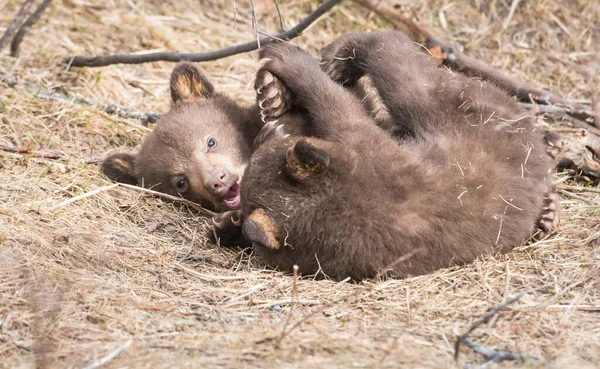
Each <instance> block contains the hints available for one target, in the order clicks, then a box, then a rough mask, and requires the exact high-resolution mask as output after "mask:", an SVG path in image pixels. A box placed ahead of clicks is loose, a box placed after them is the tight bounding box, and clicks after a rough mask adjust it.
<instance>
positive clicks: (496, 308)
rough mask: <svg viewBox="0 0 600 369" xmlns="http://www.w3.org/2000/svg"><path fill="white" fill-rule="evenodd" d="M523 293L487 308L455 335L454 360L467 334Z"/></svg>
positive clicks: (456, 358)
mask: <svg viewBox="0 0 600 369" xmlns="http://www.w3.org/2000/svg"><path fill="white" fill-rule="evenodd" d="M523 295H524V293H520V294H518V295H516V296H515V297H512V298H510V299H508V300H506V301H505V302H503V303H502V304H500V305H497V306H494V307H492V308H490V309H488V312H487V313H485V315H484V316H482V317H481V318H479V319H478V320H477V321H475V323H473V324H471V327H469V329H468V330H467V331H466V332H465V333H463V334H461V335H460V336H457V337H456V343H455V344H454V360H458V354H459V352H460V351H459V349H460V344H461V343H464V341H465V339H466V338H467V337H468V336H469V334H470V333H471V332H473V331H474V330H475V329H477V328H478V327H479V326H480V325H482V324H485V323H487V322H489V321H490V319H491V318H492V317H493V316H494V315H496V314H498V312H499V311H501V310H504V309H506V307H507V306H508V305H510V304H512V303H513V302H515V301H517V300H519V299H520V298H521V297H523Z"/></svg>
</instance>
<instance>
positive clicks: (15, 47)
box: [10, 0, 52, 58]
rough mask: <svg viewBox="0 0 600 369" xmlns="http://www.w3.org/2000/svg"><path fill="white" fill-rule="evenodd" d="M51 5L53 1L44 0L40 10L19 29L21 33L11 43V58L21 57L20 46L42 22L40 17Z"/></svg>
mask: <svg viewBox="0 0 600 369" xmlns="http://www.w3.org/2000/svg"><path fill="white" fill-rule="evenodd" d="M51 3H52V0H43V1H42V3H41V4H40V6H38V8H37V9H36V11H35V12H33V14H31V15H30V16H29V18H27V20H26V21H25V23H23V25H22V26H21V28H19V32H17V34H16V35H15V37H14V38H13V40H12V42H11V43H10V56H12V57H13V58H16V57H18V56H19V46H20V45H21V42H22V41H23V38H24V37H25V34H26V33H27V31H29V29H30V28H31V27H32V26H33V25H34V24H35V23H36V22H37V21H38V20H40V17H41V16H42V14H43V13H44V11H45V10H46V8H47V7H48V6H49V5H50V4H51Z"/></svg>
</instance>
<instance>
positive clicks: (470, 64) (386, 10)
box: [353, 0, 594, 125]
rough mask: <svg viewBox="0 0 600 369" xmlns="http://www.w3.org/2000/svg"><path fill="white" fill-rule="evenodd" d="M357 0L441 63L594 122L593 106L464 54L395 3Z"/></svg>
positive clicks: (511, 92)
mask: <svg viewBox="0 0 600 369" xmlns="http://www.w3.org/2000/svg"><path fill="white" fill-rule="evenodd" d="M353 1H354V2H355V3H357V4H360V5H362V6H363V7H365V8H367V9H369V10H371V11H374V12H375V13H377V14H379V15H381V16H382V17H384V18H387V19H389V20H390V21H392V22H393V23H394V24H395V25H396V26H397V27H398V28H400V29H401V30H403V31H404V32H406V33H408V34H409V35H410V36H411V37H412V39H413V40H415V41H416V42H419V43H422V44H424V45H425V47H426V48H427V50H429V52H430V53H431V54H432V56H433V57H434V58H436V59H437V61H438V63H441V64H444V65H446V66H448V67H449V68H451V69H453V70H455V71H457V72H461V73H464V74H466V75H469V76H473V77H480V78H482V79H484V80H487V81H490V82H493V83H495V84H496V85H498V86H499V87H501V88H503V89H504V90H506V91H508V92H509V93H510V94H512V95H514V96H516V97H517V98H518V99H519V100H520V101H522V102H525V103H531V102H532V101H533V102H535V103H537V104H544V105H550V104H552V105H561V106H564V107H565V111H566V114H568V115H570V116H572V117H574V118H577V119H580V120H584V121H586V122H587V123H589V124H592V125H593V124H594V113H593V111H592V110H588V109H583V108H581V107H580V106H579V105H578V104H572V102H570V101H568V100H566V99H563V98H562V97H559V96H555V95H553V94H551V93H550V92H547V91H543V90H540V89H537V88H534V87H531V86H529V85H527V84H525V83H523V82H520V81H517V80H515V79H513V78H511V77H509V76H507V75H506V74H504V73H502V72H500V71H497V70H495V69H493V68H491V67H490V66H488V65H486V64H485V63H483V62H481V61H479V60H477V59H475V58H472V57H470V56H467V55H464V54H462V53H461V52H460V51H458V50H457V48H456V47H453V46H452V45H451V44H449V43H447V42H446V41H444V40H443V39H442V38H440V37H439V36H437V35H435V34H434V33H433V32H431V31H430V30H428V29H427V28H425V27H423V26H421V25H418V24H416V23H415V22H414V21H413V20H412V19H410V18H407V17H405V16H403V15H402V14H400V13H399V12H398V11H397V10H396V9H394V8H393V7H392V6H391V5H388V4H386V3H384V2H382V1H381V0H353Z"/></svg>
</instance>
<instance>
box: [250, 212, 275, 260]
mask: <svg viewBox="0 0 600 369" xmlns="http://www.w3.org/2000/svg"><path fill="white" fill-rule="evenodd" d="M242 233H243V234H244V237H246V239H247V240H249V241H250V242H252V243H253V244H258V245H260V246H262V247H265V248H267V249H271V250H278V249H279V248H280V247H281V241H280V239H279V228H278V227H277V224H275V220H274V219H273V218H271V217H270V216H268V215H267V214H266V213H265V211H264V210H263V209H256V210H254V211H253V212H252V213H251V214H250V215H249V216H248V218H247V219H245V220H244V225H243V226H242Z"/></svg>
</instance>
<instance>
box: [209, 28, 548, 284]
mask: <svg viewBox="0 0 600 369" xmlns="http://www.w3.org/2000/svg"><path fill="white" fill-rule="evenodd" d="M261 56H262V57H263V58H266V60H265V63H266V64H265V66H264V67H263V71H266V73H272V74H273V75H274V76H276V77H278V78H279V79H280V80H281V81H282V82H283V83H284V84H285V85H286V86H287V88H288V89H289V90H290V91H291V92H292V94H293V96H294V104H295V105H298V106H301V107H305V108H306V109H307V111H308V115H309V116H310V119H309V120H308V122H309V123H310V124H313V125H314V126H313V127H310V130H311V131H313V132H315V134H314V136H315V137H314V138H312V137H311V138H306V137H298V136H283V135H281V134H278V131H277V130H276V129H275V126H274V125H268V126H266V127H265V128H263V130H266V131H268V130H270V133H271V134H270V135H269V134H267V133H269V132H263V134H262V135H259V136H261V137H265V139H264V142H263V143H262V145H261V146H260V147H259V148H258V149H257V151H255V152H254V154H253V155H252V157H251V159H250V163H249V165H248V167H247V168H246V171H245V173H244V176H243V181H244V183H245V185H244V187H243V188H242V193H241V199H242V208H241V218H242V219H243V226H242V231H243V235H244V236H245V238H246V239H248V240H249V241H250V242H252V245H253V248H254V252H255V254H256V255H257V256H258V257H259V258H261V259H262V260H263V261H265V262H266V263H267V264H268V265H270V266H273V267H279V268H281V269H282V270H291V269H292V266H293V265H294V264H296V265H298V266H299V268H300V272H301V273H303V274H314V273H317V272H319V271H320V272H322V273H323V274H325V275H327V276H329V277H331V278H333V279H344V278H346V277H351V278H353V279H356V280H360V279H363V278H369V277H373V276H375V275H376V274H377V273H378V272H379V271H382V270H383V269H384V268H386V267H389V266H390V265H392V264H393V263H394V261H396V260H398V259H399V258H401V257H402V256H405V255H411V254H412V253H413V252H414V251H415V250H419V252H416V253H414V255H411V257H410V258H408V260H406V261H404V262H400V263H397V264H396V265H394V266H393V267H392V268H391V274H392V275H394V276H397V277H407V276H410V275H418V274H424V273H429V272H431V271H434V270H436V269H439V268H443V267H448V266H450V265H453V264H463V263H467V262H471V261H473V260H474V259H476V258H477V257H479V256H482V255H489V254H493V253H496V252H506V251H509V250H511V249H512V248H513V247H514V246H515V245H518V244H520V243H522V242H523V241H525V240H527V239H528V238H530V237H531V236H532V234H533V233H535V232H536V230H537V229H538V228H542V230H544V231H547V228H548V227H549V225H551V223H552V220H553V216H554V210H555V206H556V204H554V203H552V202H551V201H549V200H548V197H547V193H548V192H549V182H548V181H547V175H548V173H549V170H550V168H551V163H550V158H549V157H548V156H547V155H546V154H545V150H544V145H543V142H542V136H541V135H540V134H538V133H537V132H535V130H534V129H533V127H532V125H531V120H530V119H529V118H527V117H523V116H520V115H519V114H520V109H519V107H518V105H517V104H516V102H515V101H514V100H513V99H512V98H510V97H509V96H507V95H506V94H505V93H504V92H502V91H500V90H499V89H497V88H496V87H494V86H492V85H490V84H487V83H485V82H481V81H479V80H474V79H467V78H466V77H464V76H461V75H456V74H452V73H451V72H450V71H448V70H445V69H441V68H437V67H436V66H435V64H434V63H433V61H431V60H430V59H429V58H428V57H427V56H425V55H424V54H422V53H421V52H420V51H419V50H418V49H417V46H415V45H413V44H412V42H411V41H410V40H409V39H408V38H407V37H406V36H405V35H403V34H401V33H398V32H391V33H358V34H350V35H346V36H344V37H342V38H340V39H338V40H337V41H335V42H334V43H333V44H331V45H329V46H328V47H327V48H326V49H325V50H324V52H323V63H324V69H325V70H326V71H327V72H328V73H329V76H331V77H332V78H333V80H334V81H336V82H340V83H344V84H345V86H346V87H352V86H353V84H355V83H356V82H357V81H358V79H359V78H360V77H362V76H363V75H364V74H368V75H369V76H370V77H371V79H372V81H373V84H374V86H375V87H376V88H377V90H378V92H379V94H380V96H381V98H382V100H383V102H384V104H385V105H386V107H387V109H388V111H389V113H390V116H391V117H392V119H393V121H394V123H395V124H396V125H397V132H403V137H404V138H403V139H401V140H394V139H393V138H392V137H391V136H390V135H389V134H387V133H386V132H384V131H383V130H381V129H380V128H378V127H377V126H376V125H375V124H374V122H373V121H372V119H371V118H369V116H368V115H367V114H366V113H365V111H364V109H363V108H362V106H361V104H360V102H359V101H358V100H357V99H356V98H355V97H353V96H352V95H351V94H350V93H349V92H348V91H347V90H346V89H344V88H343V87H342V86H340V85H337V84H336V83H334V81H332V80H331V79H330V78H329V77H328V76H327V74H325V73H324V72H322V71H321V68H320V67H319V64H318V62H317V61H316V60H315V59H313V58H312V57H311V56H310V55H308V54H307V53H306V52H304V51H303V50H301V49H299V48H297V47H294V46H290V45H287V44H277V45H271V46H268V47H266V48H265V49H264V50H262V53H261ZM263 73H265V72H263ZM541 215H542V219H540V216H541ZM223 223H226V222H223ZM222 225H223V224H219V227H221V226H222ZM219 227H218V228H217V232H219V231H222V230H223V229H225V228H226V227H222V228H219Z"/></svg>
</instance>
